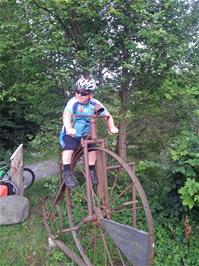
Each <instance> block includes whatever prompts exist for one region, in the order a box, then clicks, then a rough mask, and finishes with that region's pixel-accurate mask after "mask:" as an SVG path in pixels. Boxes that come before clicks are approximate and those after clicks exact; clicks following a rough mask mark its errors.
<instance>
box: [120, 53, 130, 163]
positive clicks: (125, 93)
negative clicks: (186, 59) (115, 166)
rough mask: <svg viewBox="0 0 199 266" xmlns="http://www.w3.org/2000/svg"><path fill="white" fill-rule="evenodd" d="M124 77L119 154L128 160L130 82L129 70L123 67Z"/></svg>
mask: <svg viewBox="0 0 199 266" xmlns="http://www.w3.org/2000/svg"><path fill="white" fill-rule="evenodd" d="M125 59H126V58H125ZM122 79H123V82H122V84H121V87H120V100H121V109H120V123H119V136H118V154H119V156H120V157H122V158H123V159H124V160H126V138H127V132H126V126H127V121H126V113H127V110H128V87H129V82H130V81H129V77H128V70H127V69H126V68H123V70H122Z"/></svg>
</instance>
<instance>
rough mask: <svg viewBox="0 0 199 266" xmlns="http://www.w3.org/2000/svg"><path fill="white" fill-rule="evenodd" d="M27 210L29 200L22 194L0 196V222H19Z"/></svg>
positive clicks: (4, 223) (26, 215)
mask: <svg viewBox="0 0 199 266" xmlns="http://www.w3.org/2000/svg"><path fill="white" fill-rule="evenodd" d="M29 210H30V204H29V201H28V199H27V198H25V197H23V196H19V195H10V196H7V197H0V224H3V225H6V224H17V223H21V222H23V221H24V220H25V219H26V218H27V217H28V214H29Z"/></svg>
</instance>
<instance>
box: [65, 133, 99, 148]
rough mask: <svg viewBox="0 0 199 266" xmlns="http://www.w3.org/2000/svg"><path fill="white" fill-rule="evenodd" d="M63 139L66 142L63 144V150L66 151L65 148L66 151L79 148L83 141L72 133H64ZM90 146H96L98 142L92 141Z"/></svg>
mask: <svg viewBox="0 0 199 266" xmlns="http://www.w3.org/2000/svg"><path fill="white" fill-rule="evenodd" d="M62 140H63V142H64V145H63V150H64V151H65V150H66V151H67V150H73V151H75V150H76V149H77V147H78V146H79V144H80V142H81V139H77V138H74V137H71V136H70V135H64V137H63V139H62ZM88 147H89V148H92V147H96V144H94V143H90V144H88Z"/></svg>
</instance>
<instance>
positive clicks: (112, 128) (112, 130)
mask: <svg viewBox="0 0 199 266" xmlns="http://www.w3.org/2000/svg"><path fill="white" fill-rule="evenodd" d="M108 116H109V118H108V120H107V126H108V130H109V132H110V133H111V134H117V133H118V132H119V129H118V128H117V127H116V126H115V124H114V120H113V117H112V115H111V114H110V113H108Z"/></svg>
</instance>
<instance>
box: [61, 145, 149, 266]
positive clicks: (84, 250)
mask: <svg viewBox="0 0 199 266" xmlns="http://www.w3.org/2000/svg"><path fill="white" fill-rule="evenodd" d="M96 150H97V158H98V162H97V172H98V176H99V179H100V182H99V185H98V188H96V187H92V185H91V184H90V185H91V191H92V207H93V212H94V215H93V217H94V218H93V219H92V220H90V221H89V219H87V220H85V217H86V216H87V199H86V184H85V178H84V162H83V159H82V153H83V152H82V150H80V151H79V152H78V153H77V154H76V155H75V156H74V158H73V164H72V165H73V168H74V174H75V176H76V178H77V179H78V180H77V181H78V184H79V186H78V187H77V188H76V189H74V190H72V191H71V190H69V189H66V206H67V216H68V221H67V222H68V223H69V228H72V229H73V230H71V231H70V233H69V234H70V235H71V234H72V236H73V239H74V242H75V244H76V247H77V253H78V254H79V255H80V256H81V257H82V259H83V260H84V262H85V264H86V265H96V266H98V265H100V266H102V265H115V266H119V265H137V266H138V265H140V266H144V265H151V262H152V257H153V245H154V244H153V243H154V240H153V222H152V216H151V211H150V208H149V204H148V201H147V198H146V196H145V193H144V190H143V188H142V186H141V185H140V182H139V180H138V179H137V177H136V175H135V173H134V165H133V164H132V165H131V166H130V165H128V164H127V163H126V162H124V161H123V160H122V159H121V158H120V157H119V156H118V155H117V154H115V153H113V152H111V151H109V150H107V149H104V148H100V147H99V148H96ZM103 165H105V166H106V167H105V169H104V167H103ZM102 176H103V177H105V181H103V182H105V184H104V183H103V182H101V179H102ZM106 176H107V186H106ZM104 185H105V186H104ZM104 187H105V188H104ZM106 187H107V190H106ZM66 244H67V243H66ZM79 265H81V264H79Z"/></svg>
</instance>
